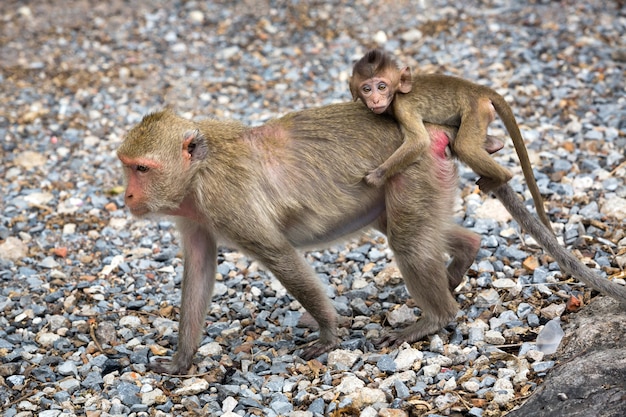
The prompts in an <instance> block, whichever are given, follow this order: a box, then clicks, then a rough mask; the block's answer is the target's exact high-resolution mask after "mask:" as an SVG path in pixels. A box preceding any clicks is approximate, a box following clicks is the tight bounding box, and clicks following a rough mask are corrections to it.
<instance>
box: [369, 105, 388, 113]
mask: <svg viewBox="0 0 626 417" xmlns="http://www.w3.org/2000/svg"><path fill="white" fill-rule="evenodd" d="M385 109H386V107H384V106H383V107H371V108H370V110H371V111H373V112H374V113H376V114H381V113H382V112H384V111H385Z"/></svg>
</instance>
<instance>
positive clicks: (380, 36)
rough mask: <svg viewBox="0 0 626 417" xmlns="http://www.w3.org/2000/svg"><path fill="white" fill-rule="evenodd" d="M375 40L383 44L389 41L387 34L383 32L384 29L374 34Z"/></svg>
mask: <svg viewBox="0 0 626 417" xmlns="http://www.w3.org/2000/svg"><path fill="white" fill-rule="evenodd" d="M373 40H374V42H376V43H377V44H378V45H381V46H382V45H384V44H386V43H387V34H386V33H385V32H383V31H382V30H379V31H378V32H376V34H374V38H373Z"/></svg>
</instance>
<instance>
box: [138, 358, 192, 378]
mask: <svg viewBox="0 0 626 417" xmlns="http://www.w3.org/2000/svg"><path fill="white" fill-rule="evenodd" d="M148 369H150V370H151V371H152V372H156V373H158V374H166V375H187V373H188V372H189V365H182V364H177V363H176V360H170V359H165V358H158V359H156V360H155V361H154V362H152V363H150V364H149V365H148Z"/></svg>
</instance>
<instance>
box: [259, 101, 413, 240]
mask: <svg viewBox="0 0 626 417" xmlns="http://www.w3.org/2000/svg"><path fill="white" fill-rule="evenodd" d="M255 130H261V131H262V134H261V135H258V136H264V137H269V140H270V141H271V142H272V147H271V154H272V155H271V157H268V155H267V154H266V153H262V152H261V154H259V152H260V151H258V150H257V152H256V154H257V155H260V159H259V161H260V163H261V164H262V170H261V171H262V172H264V173H265V178H264V187H265V191H266V192H269V194H270V195H272V196H273V198H274V203H275V206H276V207H277V214H278V215H279V216H281V217H283V218H282V219H280V223H281V224H284V225H285V229H286V230H284V232H285V233H286V234H287V236H289V238H290V240H291V241H292V243H293V244H295V245H297V246H303V245H305V246H308V245H311V244H315V243H318V242H319V241H320V240H321V239H322V236H323V237H324V239H323V240H325V241H328V240H334V239H337V238H339V237H341V236H343V235H345V234H346V233H351V232H356V231H358V230H360V229H361V228H363V227H365V226H367V225H368V224H370V223H371V222H372V221H374V220H375V219H376V218H377V217H378V216H380V214H381V213H382V212H383V210H384V190H382V189H375V188H373V187H369V186H367V185H366V184H365V182H364V181H363V177H364V175H365V174H366V173H367V172H368V171H369V170H371V169H373V168H374V167H376V166H377V165H378V164H379V163H381V162H382V161H384V159H385V158H386V157H388V156H389V155H391V154H392V153H393V151H394V150H395V149H396V148H397V147H398V146H400V144H401V142H402V138H401V135H400V132H399V129H398V126H397V124H396V123H395V122H394V121H393V119H391V118H389V117H386V116H378V115H375V114H373V113H372V112H370V111H369V110H368V109H367V108H365V107H364V106H363V105H361V104H360V103H341V104H333V105H329V106H323V107H319V108H314V109H308V110H303V111H299V112H294V113H290V114H288V115H286V116H284V117H282V118H279V119H276V120H272V121H270V122H268V123H267V124H265V125H264V126H261V127H258V128H255V129H252V132H253V134H254V132H255ZM266 140H267V139H266ZM374 156H375V157H374ZM312 173H314V175H311V174H312ZM329 225H331V227H328V226H329Z"/></svg>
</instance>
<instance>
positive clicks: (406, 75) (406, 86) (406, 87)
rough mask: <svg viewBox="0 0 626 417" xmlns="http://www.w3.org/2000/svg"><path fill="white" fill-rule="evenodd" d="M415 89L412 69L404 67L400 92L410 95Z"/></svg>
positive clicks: (401, 71) (401, 73)
mask: <svg viewBox="0 0 626 417" xmlns="http://www.w3.org/2000/svg"><path fill="white" fill-rule="evenodd" d="M412 88H413V80H412V79H411V69H410V68H409V67H404V68H402V69H401V70H400V84H399V86H398V91H400V92H401V93H404V94H406V93H410V92H411V89H412Z"/></svg>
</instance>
